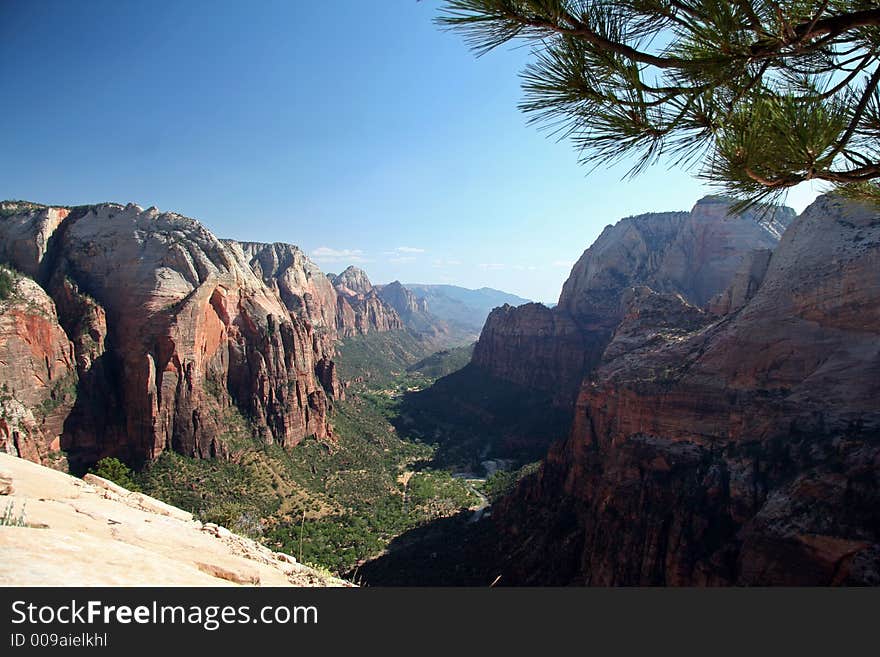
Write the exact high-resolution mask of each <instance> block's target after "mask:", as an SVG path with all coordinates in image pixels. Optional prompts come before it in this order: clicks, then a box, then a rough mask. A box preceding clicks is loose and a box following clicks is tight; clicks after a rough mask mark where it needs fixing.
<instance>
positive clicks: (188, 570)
mask: <svg viewBox="0 0 880 657" xmlns="http://www.w3.org/2000/svg"><path fill="white" fill-rule="evenodd" d="M0 480H2V482H3V486H0V513H2V512H4V511H6V509H7V508H8V507H9V505H10V504H11V505H13V506H12V508H13V514H12V516H13V518H15V519H18V518H19V517H20V516H21V517H22V519H23V521H24V526H0V553H2V554H3V558H2V560H0V585H3V586H233V585H260V586H350V584H348V583H347V582H344V581H342V580H339V579H336V578H333V577H329V576H326V575H323V574H321V573H319V572H317V571H316V570H314V569H312V568H308V567H306V566H303V565H301V564H299V563H297V562H296V560H295V559H294V558H293V557H291V556H289V555H286V554H281V553H278V552H273V551H272V550H270V549H269V548H267V547H265V546H263V545H260V544H259V543H257V542H255V541H252V540H251V539H248V538H244V537H242V536H238V535H236V534H232V533H231V532H229V531H228V530H226V529H224V528H223V527H217V526H216V525H210V524H206V525H203V524H202V523H200V522H199V521H197V520H193V519H192V516H191V515H190V514H189V513H187V512H186V511H183V510H181V509H177V508H176V507H172V506H169V505H167V504H164V503H162V502H160V501H159V500H155V499H153V498H151V497H148V496H146V495H142V494H140V493H132V492H130V491H127V490H126V489H124V488H121V487H119V486H117V485H115V484H113V483H112V482H108V481H106V480H104V479H101V478H100V477H92V476H89V481H84V480H82V479H77V478H76V477H71V476H70V475H66V474H64V473H61V472H57V471H55V470H51V469H49V468H45V467H43V466H40V465H37V464H35V463H31V462H30V461H25V460H23V459H20V458H16V457H14V456H9V455H7V454H0ZM22 511H23V513H22Z"/></svg>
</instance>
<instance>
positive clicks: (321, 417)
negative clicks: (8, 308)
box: [0, 203, 334, 464]
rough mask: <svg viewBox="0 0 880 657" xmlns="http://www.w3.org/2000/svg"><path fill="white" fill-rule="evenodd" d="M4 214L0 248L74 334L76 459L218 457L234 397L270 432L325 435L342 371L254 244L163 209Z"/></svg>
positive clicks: (272, 436) (71, 443) (287, 436)
mask: <svg viewBox="0 0 880 657" xmlns="http://www.w3.org/2000/svg"><path fill="white" fill-rule="evenodd" d="M5 215H6V216H3V217H2V218H0V244H2V245H3V247H2V248H3V250H2V252H0V254H2V257H3V258H5V259H6V260H8V261H9V262H10V263H11V264H12V265H13V266H14V267H16V268H17V269H19V270H21V271H24V272H31V273H34V274H35V275H37V276H38V280H39V282H40V283H41V284H42V285H43V286H44V287H45V289H46V290H48V292H49V293H50V295H51V296H52V298H53V299H54V301H55V304H56V306H57V308H58V312H59V316H60V323H61V326H62V327H64V328H65V330H66V331H67V334H68V336H69V337H70V339H71V341H72V342H73V343H74V348H75V356H76V364H77V369H78V374H79V378H80V386H79V392H80V394H79V397H78V399H77V403H76V406H75V407H74V409H73V411H72V412H71V414H70V417H69V418H68V421H67V422H66V423H65V431H64V434H63V437H62V447H63V448H65V449H66V450H67V451H68V454H69V455H70V456H71V458H72V459H74V460H77V461H80V462H82V463H84V464H87V463H89V462H93V461H94V460H96V459H97V458H99V457H101V456H105V455H108V454H114V455H118V456H120V457H122V458H124V459H127V460H130V461H143V460H150V459H153V458H155V457H156V456H158V455H159V454H160V453H161V452H162V451H163V450H165V449H175V450H177V451H180V452H182V453H184V454H189V455H198V456H211V455H214V454H218V453H222V452H223V451H224V449H225V446H224V445H223V442H222V435H223V432H224V429H223V423H222V417H223V413H222V409H223V408H225V407H227V406H229V405H230V404H235V405H236V406H238V407H239V408H240V409H241V410H242V411H243V412H244V413H245V414H246V415H247V416H248V417H250V418H251V419H252V421H253V422H254V424H255V426H256V427H257V428H258V429H259V430H261V431H262V433H263V435H264V437H265V439H267V440H270V441H272V440H274V441H277V442H280V443H282V444H284V445H294V444H296V443H297V442H298V441H299V440H301V439H302V438H303V437H304V436H306V435H309V434H315V435H318V436H322V437H326V436H327V435H328V434H329V427H328V424H327V411H328V396H327V393H328V392H331V393H332V391H333V388H334V384H333V379H334V373H333V367H332V364H331V363H330V362H329V361H328V358H327V353H326V349H325V347H324V344H323V343H322V341H321V340H320V339H319V337H318V336H317V335H316V329H315V328H314V327H313V324H312V321H310V320H317V319H318V316H312V315H311V314H310V310H309V307H308V303H304V304H303V306H302V307H299V306H296V305H295V304H293V303H291V304H290V305H291V308H288V307H287V306H285V304H284V303H283V302H282V300H281V298H280V294H281V293H282V291H290V292H291V293H292V292H293V290H294V289H296V288H295V287H294V286H295V284H296V282H297V281H296V280H292V279H291V280H288V279H284V277H281V278H282V279H284V281H283V282H284V284H285V285H282V283H277V284H276V285H275V286H272V287H270V286H268V285H267V284H266V283H265V282H264V280H263V279H261V278H260V277H258V276H257V275H255V274H254V271H253V270H252V269H251V262H249V259H248V257H247V256H246V255H245V252H244V249H240V248H235V247H233V246H230V245H228V244H224V243H222V242H220V241H219V240H218V239H217V238H216V237H214V236H213V235H212V234H211V233H210V232H209V231H208V230H206V229H205V228H204V227H203V226H201V225H200V224H199V223H198V222H196V221H194V220H192V219H188V218H186V217H183V216H180V215H177V214H174V213H162V212H159V211H158V210H156V209H155V208H150V209H148V210H143V209H141V208H139V207H137V206H135V205H131V204H130V205H128V206H121V205H117V204H110V203H108V204H102V205H97V206H85V207H79V208H73V209H56V208H34V207H30V206H23V207H22V208H21V212H15V208H12V209H11V210H10V208H7V209H6V210H5ZM252 257H253V258H256V257H257V254H256V253H255V252H254V253H252ZM268 266H271V262H268V264H267V267H268ZM279 266H280V265H279ZM288 269H290V268H288ZM312 278H313V279H315V278H318V277H317V274H314V273H313V276H312ZM273 280H276V279H274V278H273ZM321 280H322V281H323V278H322V279H321ZM318 285H320V284H318ZM303 299H304V300H305V294H304V295H303Z"/></svg>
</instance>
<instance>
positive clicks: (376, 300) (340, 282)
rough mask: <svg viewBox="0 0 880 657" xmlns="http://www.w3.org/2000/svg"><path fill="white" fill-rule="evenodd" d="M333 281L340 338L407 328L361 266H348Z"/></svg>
mask: <svg viewBox="0 0 880 657" xmlns="http://www.w3.org/2000/svg"><path fill="white" fill-rule="evenodd" d="M332 283H333V286H334V287H335V288H336V292H337V294H338V296H337V302H336V304H337V305H336V330H337V332H338V334H339V336H340V337H351V336H354V335H365V334H367V333H373V332H375V333H381V332H385V331H398V330H400V329H402V328H404V323H403V320H401V318H400V315H399V314H398V313H397V311H396V310H395V309H394V308H392V307H391V306H390V305H389V304H387V303H386V302H385V301H383V300H382V298H381V297H380V296H379V292H378V290H376V289H375V288H374V287H373V285H372V283H370V279H369V278H368V277H367V274H366V273H365V272H364V271H363V270H362V269H358V268H357V267H354V266H351V267H348V268H347V269H346V270H345V271H343V272H342V273H341V274H339V275H338V276H334V277H333V278H332Z"/></svg>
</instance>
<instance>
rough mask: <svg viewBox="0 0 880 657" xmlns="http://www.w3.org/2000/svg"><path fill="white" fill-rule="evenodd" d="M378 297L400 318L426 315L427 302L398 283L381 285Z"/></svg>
mask: <svg viewBox="0 0 880 657" xmlns="http://www.w3.org/2000/svg"><path fill="white" fill-rule="evenodd" d="M379 296H380V297H381V298H382V300H383V301H384V302H385V303H387V304H388V305H390V306H391V307H392V308H394V310H396V311H397V314H398V315H400V316H401V317H404V316H408V315H415V314H419V313H421V314H427V313H428V302H427V301H426V300H425V299H423V298H421V297H417V296H416V295H415V294H413V293H412V292H410V291H409V290H407V289H406V288H405V287H403V285H401V284H400V281H394V282H392V283H389V284H388V285H383V286H382V287H381V288H380V289H379Z"/></svg>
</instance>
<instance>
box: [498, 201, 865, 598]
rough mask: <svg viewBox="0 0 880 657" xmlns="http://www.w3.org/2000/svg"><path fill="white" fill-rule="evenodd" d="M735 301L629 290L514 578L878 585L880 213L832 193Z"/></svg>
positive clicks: (531, 501)
mask: <svg viewBox="0 0 880 657" xmlns="http://www.w3.org/2000/svg"><path fill="white" fill-rule="evenodd" d="M588 269H589V268H580V270H581V271H587V270H588ZM728 271H731V272H732V267H731V269H730V270H728ZM666 280H668V279H666ZM658 287H662V286H660V285H658ZM569 290H571V286H569ZM563 296H564V297H565V296H568V294H567V293H564V294H563ZM712 296H713V289H712V286H708V287H704V288H703V289H702V290H701V292H700V294H699V295H696V296H694V295H693V290H692V296H691V300H693V301H697V302H702V304H705V302H706V301H707V300H709V299H710V298H711V297H712ZM720 299H721V301H719V302H715V303H713V304H711V305H712V308H711V311H712V312H705V311H704V310H703V309H702V308H700V307H699V305H701V304H692V303H691V302H690V300H688V299H687V298H686V297H685V295H684V294H680V293H677V294H670V292H669V291H657V290H656V289H651V288H649V287H643V288H638V289H636V290H634V291H633V292H632V293H630V294H629V295H627V298H626V299H625V300H624V303H623V304H622V307H623V308H624V311H623V317H622V320H621V321H620V323H619V325H618V326H617V328H616V329H615V330H614V333H613V335H612V337H611V340H610V342H609V344H608V346H607V348H606V349H605V350H604V352H603V356H602V358H601V361H600V362H599V363H598V365H597V367H596V369H595V370H594V371H593V372H592V374H591V375H590V376H588V377H587V378H586V379H585V381H584V382H583V385H582V386H581V388H580V391H579V394H578V398H577V404H576V408H575V413H574V423H573V428H572V431H571V433H570V435H569V437H568V438H567V439H566V440H564V441H562V442H560V443H558V444H557V445H556V446H555V447H554V448H552V449H551V451H550V453H549V455H548V457H547V459H546V461H545V463H544V464H543V466H542V468H541V470H540V472H539V473H538V474H537V475H535V476H533V477H531V478H528V479H526V480H524V482H523V483H522V484H521V485H520V487H519V488H518V489H517V490H516V492H515V493H514V494H513V495H512V496H510V497H509V498H507V499H506V500H504V501H503V503H502V504H501V505H500V506H499V508H498V509H497V510H496V511H495V513H494V517H495V520H496V522H497V523H498V527H499V528H500V531H501V532H502V535H503V536H504V544H505V549H506V551H507V559H506V560H505V565H504V569H505V573H504V575H505V579H506V580H507V581H508V583H541V584H568V583H575V584H591V585H730V584H740V585H804V584H811V585H825V584H870V585H877V584H880V511H878V509H880V378H878V377H877V375H876V373H877V371H878V368H880V213H878V211H877V209H876V208H875V207H871V206H863V205H858V204H854V203H849V202H845V201H843V200H841V199H839V198H837V197H833V196H826V197H821V198H820V199H819V200H817V201H816V202H815V203H814V204H813V205H811V206H810V207H809V208H808V209H807V210H806V211H805V213H804V214H803V215H802V216H801V217H799V218H798V219H797V220H796V221H795V222H794V223H793V224H792V225H791V227H790V228H788V230H787V231H786V232H785V233H784V235H783V236H782V239H781V241H780V243H779V246H778V247H777V248H776V249H775V251H774V252H773V253H772V255H770V256H769V257H768V256H767V252H766V251H761V252H759V253H758V254H756V255H755V256H754V257H750V258H743V259H742V260H741V263H740V269H739V273H735V274H733V275H732V280H731V281H730V286H729V289H728V290H726V291H725V292H723V293H722V294H721V297H720ZM568 307H572V302H571V300H569V303H568Z"/></svg>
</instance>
